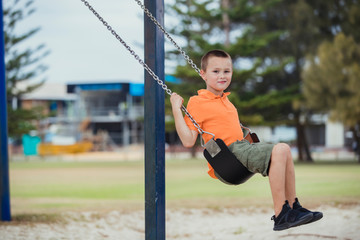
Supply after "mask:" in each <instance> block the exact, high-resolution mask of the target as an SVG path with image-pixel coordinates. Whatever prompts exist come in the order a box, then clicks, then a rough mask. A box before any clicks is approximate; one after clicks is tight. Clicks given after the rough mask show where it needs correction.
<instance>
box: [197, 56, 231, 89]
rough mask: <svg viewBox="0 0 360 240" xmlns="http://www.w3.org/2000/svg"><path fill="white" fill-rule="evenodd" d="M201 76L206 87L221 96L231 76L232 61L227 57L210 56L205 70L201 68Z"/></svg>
mask: <svg viewBox="0 0 360 240" xmlns="http://www.w3.org/2000/svg"><path fill="white" fill-rule="evenodd" d="M200 73H201V76H202V78H203V79H204V81H205V82H206V89H207V90H208V91H210V92H212V93H214V94H215V95H218V96H221V95H222V94H223V93H224V90H225V89H226V88H227V87H229V85H230V83H231V77H232V73H233V71H232V62H231V59H229V58H223V57H210V58H209V59H208V64H207V68H206V70H205V71H204V70H201V72H200Z"/></svg>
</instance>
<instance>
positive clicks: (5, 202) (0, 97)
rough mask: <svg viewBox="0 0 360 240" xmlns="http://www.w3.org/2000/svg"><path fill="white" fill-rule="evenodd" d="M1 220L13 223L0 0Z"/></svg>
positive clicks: (1, 7)
mask: <svg viewBox="0 0 360 240" xmlns="http://www.w3.org/2000/svg"><path fill="white" fill-rule="evenodd" d="M0 58H1V59H0V220H1V221H11V211H10V184H9V155H8V125H7V106H6V105H7V104H6V78H5V40H4V22H3V2H2V0H0Z"/></svg>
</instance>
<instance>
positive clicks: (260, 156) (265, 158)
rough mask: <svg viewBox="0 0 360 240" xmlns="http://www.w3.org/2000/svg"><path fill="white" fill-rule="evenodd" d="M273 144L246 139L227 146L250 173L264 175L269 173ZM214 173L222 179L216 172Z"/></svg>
mask: <svg viewBox="0 0 360 240" xmlns="http://www.w3.org/2000/svg"><path fill="white" fill-rule="evenodd" d="M274 145H275V144H271V143H263V142H258V143H249V142H248V141H246V140H242V141H236V142H234V143H232V144H231V145H230V146H229V150H230V151H231V152H232V153H233V154H234V155H235V156H236V158H237V159H238V160H239V161H240V162H241V163H242V164H243V165H244V166H245V167H246V168H247V169H248V170H249V171H250V172H252V173H260V174H261V175H263V176H264V177H266V176H268V174H269V167H270V160H271V153H272V149H273V147H274ZM215 175H216V177H217V178H219V179H220V180H221V181H222V182H225V183H227V182H226V181H225V180H223V179H222V178H221V177H220V176H219V175H218V174H217V173H216V172H215Z"/></svg>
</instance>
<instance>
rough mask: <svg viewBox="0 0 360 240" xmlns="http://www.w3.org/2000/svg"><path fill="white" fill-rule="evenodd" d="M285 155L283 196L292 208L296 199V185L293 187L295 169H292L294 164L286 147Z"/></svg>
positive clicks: (288, 148)
mask: <svg viewBox="0 0 360 240" xmlns="http://www.w3.org/2000/svg"><path fill="white" fill-rule="evenodd" d="M286 146H287V150H286V154H287V162H286V172H285V176H286V179H285V196H286V200H288V201H289V203H290V206H291V207H293V206H292V204H293V202H294V201H295V198H296V185H295V169H294V162H293V158H292V155H291V150H290V147H289V146H288V145H286Z"/></svg>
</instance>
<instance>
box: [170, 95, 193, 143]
mask: <svg viewBox="0 0 360 240" xmlns="http://www.w3.org/2000/svg"><path fill="white" fill-rule="evenodd" d="M170 102H171V106H172V112H173V116H174V120H175V128H176V132H177V133H178V135H179V137H180V140H181V142H182V144H183V145H184V147H192V146H194V144H195V142H196V138H197V136H198V132H197V131H194V130H191V129H190V128H189V127H188V126H187V125H186V122H185V120H184V117H183V114H182V111H181V106H182V104H183V102H184V99H183V98H182V97H180V96H179V95H178V94H176V93H173V94H172V95H171V97H170Z"/></svg>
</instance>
